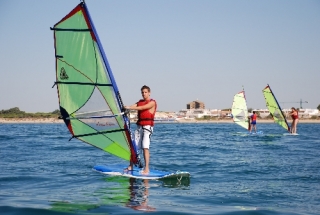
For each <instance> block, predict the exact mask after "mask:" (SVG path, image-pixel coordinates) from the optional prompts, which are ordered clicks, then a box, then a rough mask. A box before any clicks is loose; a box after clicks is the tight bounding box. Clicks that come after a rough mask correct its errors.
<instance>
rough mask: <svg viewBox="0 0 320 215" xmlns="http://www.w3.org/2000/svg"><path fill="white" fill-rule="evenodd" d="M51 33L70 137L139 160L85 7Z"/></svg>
mask: <svg viewBox="0 0 320 215" xmlns="http://www.w3.org/2000/svg"><path fill="white" fill-rule="evenodd" d="M52 30H53V31H54V45H55V55H56V82H55V83H56V85H57V92H58V98H59V105H60V112H61V115H62V118H63V119H64V121H65V123H66V125H67V127H68V129H69V131H70V133H71V134H72V136H73V137H74V138H77V139H79V140H81V141H83V142H86V143H88V144H90V145H92V146H95V147H97V148H99V149H101V150H103V151H106V152H108V153H110V154H113V155H115V156H117V157H120V158H122V159H124V160H130V158H132V157H134V156H136V151H135V147H134V146H133V144H132V138H131V133H130V132H129V130H130V124H128V123H129V122H128V118H127V116H126V115H125V114H124V113H123V112H122V110H123V104H122V101H121V98H120V94H119V91H118V88H117V86H116V84H115V80H114V78H113V74H112V72H111V69H110V67H109V64H108V62H107V59H106V57H105V54H104V51H103V48H102V46H101V43H100V41H99V38H98V35H97V33H96V31H95V28H94V25H93V23H92V20H91V17H90V15H89V12H88V9H87V7H86V5H85V3H84V2H81V3H80V4H79V5H77V6H76V7H75V8H74V9H73V10H72V11H71V12H70V13H69V14H67V15H66V16H65V17H64V18H62V19H61V20H60V21H59V22H58V23H56V24H55V25H54V27H53V28H52ZM133 160H134V159H133ZM134 163H135V162H134Z"/></svg>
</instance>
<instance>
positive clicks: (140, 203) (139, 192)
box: [126, 178, 156, 211]
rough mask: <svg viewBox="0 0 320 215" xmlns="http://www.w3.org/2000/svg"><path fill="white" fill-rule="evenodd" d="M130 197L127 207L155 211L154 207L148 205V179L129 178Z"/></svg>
mask: <svg viewBox="0 0 320 215" xmlns="http://www.w3.org/2000/svg"><path fill="white" fill-rule="evenodd" d="M129 183H130V185H129V190H130V198H129V201H128V203H127V204H126V206H127V207H129V208H132V209H134V210H140V211H155V210H156V208H154V207H151V206H149V205H148V197H149V188H150V187H149V179H135V178H129Z"/></svg>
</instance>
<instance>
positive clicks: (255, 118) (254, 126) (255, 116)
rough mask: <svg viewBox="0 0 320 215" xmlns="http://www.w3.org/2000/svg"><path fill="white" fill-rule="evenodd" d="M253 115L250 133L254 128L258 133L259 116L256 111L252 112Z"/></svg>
mask: <svg viewBox="0 0 320 215" xmlns="http://www.w3.org/2000/svg"><path fill="white" fill-rule="evenodd" d="M252 113H253V114H252V115H251V116H250V118H251V119H250V121H251V126H250V132H251V130H252V127H253V129H254V132H255V133H257V126H256V125H257V114H256V112H255V111H253V112H252Z"/></svg>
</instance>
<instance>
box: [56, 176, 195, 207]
mask: <svg viewBox="0 0 320 215" xmlns="http://www.w3.org/2000/svg"><path fill="white" fill-rule="evenodd" d="M102 179H103V181H104V183H103V185H104V187H103V188H100V189H97V190H95V191H92V192H91V193H89V194H88V192H87V193H84V194H83V196H81V197H77V198H78V199H73V200H69V201H66V200H64V201H52V204H51V206H52V208H51V210H54V211H61V212H74V213H76V212H79V211H89V210H90V211H91V212H92V211H94V210H95V209H98V208H100V207H102V206H106V205H112V206H125V207H128V208H131V209H133V210H139V211H149V212H151V211H156V208H155V207H154V206H152V205H150V203H149V199H150V198H152V195H151V196H150V192H151V190H150V189H153V188H158V187H166V188H170V189H172V188H173V189H181V188H183V189H188V188H189V186H190V178H189V177H172V178H165V179H161V180H149V179H135V178H126V177H121V176H111V177H110V176H108V177H103V178H102ZM92 199H95V200H94V201H92ZM97 199H98V200H97Z"/></svg>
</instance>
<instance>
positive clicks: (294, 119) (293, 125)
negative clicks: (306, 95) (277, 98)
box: [289, 107, 299, 134]
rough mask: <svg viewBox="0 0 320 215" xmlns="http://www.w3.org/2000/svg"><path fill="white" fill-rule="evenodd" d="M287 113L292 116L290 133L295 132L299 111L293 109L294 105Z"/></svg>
mask: <svg viewBox="0 0 320 215" xmlns="http://www.w3.org/2000/svg"><path fill="white" fill-rule="evenodd" d="M289 115H290V116H291V118H292V123H291V130H290V132H291V133H292V134H296V133H297V124H298V121H299V113H298V110H297V109H295V108H294V107H292V108H291V112H290V113H289Z"/></svg>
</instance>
